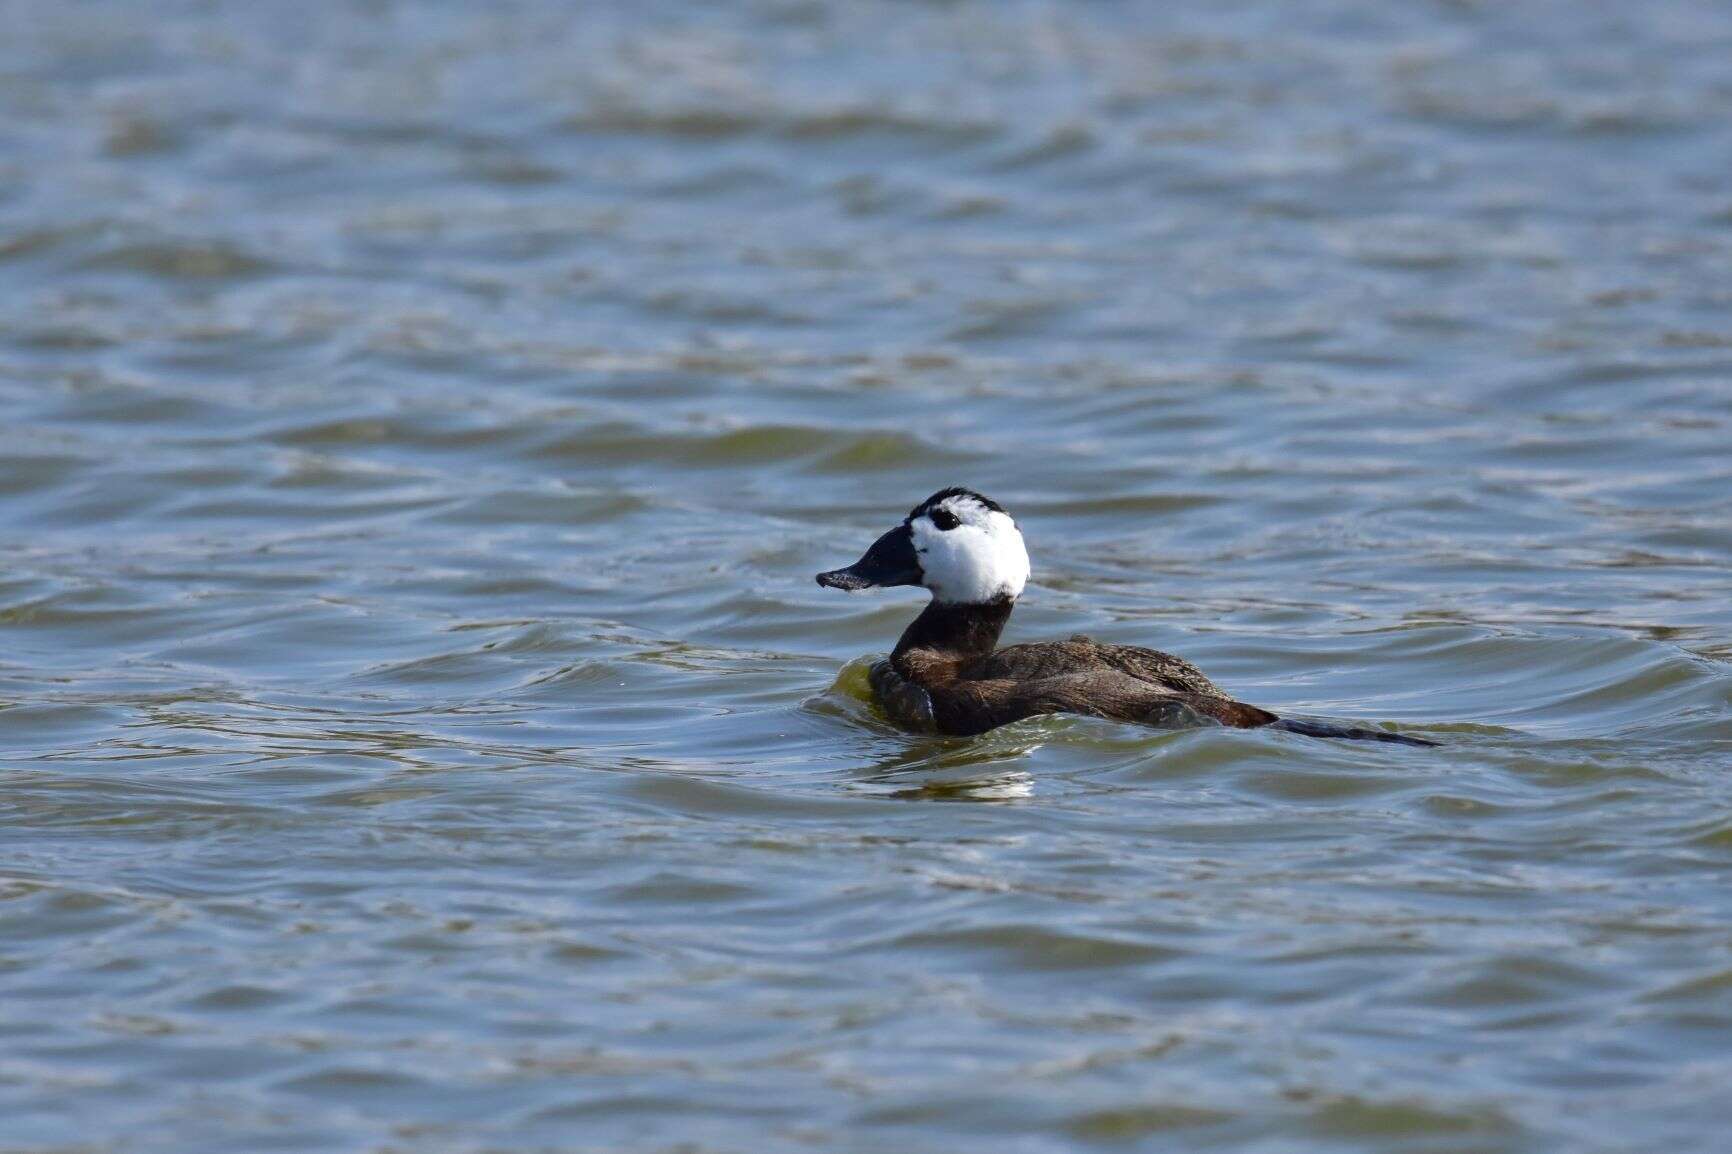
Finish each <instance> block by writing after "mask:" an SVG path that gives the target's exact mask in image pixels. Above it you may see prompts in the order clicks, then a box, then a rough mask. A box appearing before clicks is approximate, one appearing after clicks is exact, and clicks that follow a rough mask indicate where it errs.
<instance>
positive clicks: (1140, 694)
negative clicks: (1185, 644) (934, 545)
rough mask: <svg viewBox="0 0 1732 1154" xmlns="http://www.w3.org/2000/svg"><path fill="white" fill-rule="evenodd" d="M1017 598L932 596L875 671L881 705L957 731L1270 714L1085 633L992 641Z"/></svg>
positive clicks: (894, 715) (901, 719)
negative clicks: (1054, 720)
mask: <svg viewBox="0 0 1732 1154" xmlns="http://www.w3.org/2000/svg"><path fill="white" fill-rule="evenodd" d="M1014 605H1015V602H1013V601H1012V600H1010V599H1009V598H1005V599H1003V600H1001V601H998V602H994V603H991V604H986V605H945V604H941V603H939V602H936V601H934V602H933V603H932V604H930V605H928V606H927V607H926V610H925V611H924V612H923V613H921V614H920V616H919V617H917V618H915V620H914V622H913V623H912V624H910V625H909V626H908V629H907V631H905V632H904V633H903V634H902V640H901V641H899V642H898V643H897V645H896V649H895V651H894V652H893V653H891V655H890V657H889V658H888V659H886V660H884V661H881V662H879V663H878V664H876V665H875V666H873V669H872V675H871V683H872V689H873V692H874V693H876V694H877V696H878V700H879V702H880V704H882V705H883V707H884V710H885V712H886V713H888V714H889V715H890V717H891V719H892V720H894V721H896V722H897V724H899V725H902V726H904V727H906V728H909V729H915V730H925V731H927V732H937V733H947V734H954V735H958V736H962V735H968V734H975V733H984V732H986V731H987V730H989V729H995V728H997V727H998V726H1000V725H1008V724H1009V723H1010V722H1013V721H1020V720H1022V719H1023V718H1025V717H1035V716H1038V715H1040V714H1046V713H1079V714H1084V715H1086V716H1090V717H1105V718H1108V719H1111V720H1114V721H1133V722H1138V723H1140V724H1143V725H1158V726H1162V727H1175V726H1185V725H1204V724H1208V723H1209V722H1210V721H1215V722H1219V723H1220V724H1222V725H1230V726H1236V727H1240V728H1246V727H1253V726H1261V725H1269V724H1271V723H1273V722H1275V721H1277V720H1279V719H1278V718H1277V717H1276V716H1275V714H1273V713H1270V712H1269V711H1268V710H1266V709H1259V708H1257V707H1256V706H1255V705H1246V704H1245V703H1244V702H1240V701H1234V700H1233V699H1232V698H1230V697H1228V696H1227V695H1226V694H1225V693H1223V692H1221V690H1220V689H1218V688H1217V687H1216V686H1215V684H1214V683H1213V682H1212V681H1210V680H1209V679H1208V678H1207V677H1205V676H1203V674H1202V672H1201V671H1200V670H1198V669H1197V667H1196V666H1194V665H1192V664H1191V663H1190V662H1188V661H1184V660H1181V659H1180V658H1177V657H1174V656H1173V655H1172V654H1170V653H1161V652H1159V651H1157V650H1154V649H1143V648H1140V647H1138V646H1134V645H1103V644H1101V643H1100V642H1098V641H1095V640H1092V639H1091V638H1088V637H1083V636H1080V635H1079V636H1076V637H1072V638H1071V639H1070V640H1068V641H1048V642H1041V643H1035V644H1023V645H1007V646H1005V647H1004V648H1003V649H998V648H995V647H996V646H997V644H998V637H999V634H1000V633H1001V632H1002V631H1003V629H1004V624H1005V622H1006V621H1008V620H1009V618H1010V611H1011V609H1012V607H1013V606H1014Z"/></svg>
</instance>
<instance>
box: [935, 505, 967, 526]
mask: <svg viewBox="0 0 1732 1154" xmlns="http://www.w3.org/2000/svg"><path fill="white" fill-rule="evenodd" d="M932 523H933V524H934V525H937V526H938V527H939V528H940V529H943V530H945V531H949V530H951V529H954V528H956V527H957V526H958V525H960V524H962V518H960V517H958V516H957V515H956V514H955V513H952V512H951V511H950V510H949V509H944V508H939V509H934V510H932Z"/></svg>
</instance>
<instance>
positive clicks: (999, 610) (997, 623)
mask: <svg viewBox="0 0 1732 1154" xmlns="http://www.w3.org/2000/svg"><path fill="white" fill-rule="evenodd" d="M1015 607H1016V599H1015V598H1014V597H1000V598H998V599H997V600H996V601H987V602H983V603H980V604H975V605H952V604H948V603H946V602H943V601H937V600H934V601H932V602H931V603H930V604H928V605H927V606H926V608H925V609H924V610H923V611H922V612H921V614H920V616H918V617H916V618H915V619H914V620H913V621H912V622H910V623H909V625H908V628H907V629H904V630H903V631H902V639H901V640H900V641H898V642H897V643H896V649H895V651H894V652H892V653H891V654H890V659H891V660H892V661H894V662H897V663H898V664H902V663H903V662H904V659H905V658H906V657H907V656H908V655H909V654H910V653H912V652H914V651H916V650H920V651H928V652H930V653H932V654H933V655H934V656H939V657H944V658H949V659H953V660H963V659H965V658H970V657H984V656H986V655H987V654H988V653H991V652H992V651H993V650H994V649H996V648H998V635H999V634H1000V633H1003V632H1004V623H1005V622H1006V621H1009V620H1010V611H1011V610H1012V609H1013V608H1015Z"/></svg>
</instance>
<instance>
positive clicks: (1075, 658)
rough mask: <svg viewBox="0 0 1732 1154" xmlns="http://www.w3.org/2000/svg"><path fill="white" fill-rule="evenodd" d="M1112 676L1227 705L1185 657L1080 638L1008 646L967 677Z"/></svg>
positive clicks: (974, 666)
mask: <svg viewBox="0 0 1732 1154" xmlns="http://www.w3.org/2000/svg"><path fill="white" fill-rule="evenodd" d="M1109 670H1116V671H1117V672H1119V673H1122V674H1125V675H1126V676H1128V677H1132V678H1134V679H1136V680H1138V681H1142V682H1147V683H1148V684H1149V685H1153V686H1157V687H1160V688H1163V689H1166V690H1169V691H1172V692H1177V693H1192V694H1197V695H1199V696H1203V697H1218V698H1221V699H1223V700H1226V699H1227V695H1226V694H1225V693H1223V692H1222V691H1221V689H1220V687H1219V686H1217V685H1216V684H1215V683H1214V682H1213V681H1210V680H1209V679H1208V678H1207V677H1205V676H1203V671H1202V670H1200V669H1198V668H1197V667H1196V666H1195V665H1192V664H1191V663H1190V662H1189V661H1186V660H1185V659H1184V658H1182V657H1174V656H1173V655H1172V654H1171V653H1162V652H1161V651H1160V650H1158V649H1144V648H1143V647H1142V646H1140V645H1105V644H1102V643H1101V642H1099V641H1096V640H1095V639H1094V638H1092V637H1085V636H1083V635H1082V634H1080V633H1079V634H1077V635H1076V636H1074V637H1072V638H1071V639H1070V640H1068V641H1036V642H1030V643H1027V644H1023V645H1006V646H1005V647H1004V648H1003V649H1000V650H998V651H996V652H994V653H992V654H989V655H988V656H986V657H983V658H981V659H980V661H978V662H976V663H975V664H974V665H973V666H971V667H970V669H969V671H968V676H969V677H970V678H985V679H992V678H1006V679H1009V680H1013V681H1015V680H1027V679H1037V678H1043V677H1058V676H1064V675H1067V674H1085V673H1099V672H1104V671H1109Z"/></svg>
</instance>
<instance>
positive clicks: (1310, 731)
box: [1269, 717, 1442, 746]
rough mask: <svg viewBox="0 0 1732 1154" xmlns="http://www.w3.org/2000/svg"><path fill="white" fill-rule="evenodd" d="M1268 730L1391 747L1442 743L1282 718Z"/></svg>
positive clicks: (1324, 722) (1399, 734)
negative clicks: (1387, 744) (1375, 743)
mask: <svg viewBox="0 0 1732 1154" xmlns="http://www.w3.org/2000/svg"><path fill="white" fill-rule="evenodd" d="M1269 728H1271V729H1281V730H1285V731H1286V732H1288V733H1302V734H1304V735H1305V736H1306V737H1337V738H1344V739H1346V740H1348V741H1387V742H1389V743H1390V744H1392V745H1426V746H1434V745H1441V744H1442V742H1437V741H1427V740H1426V739H1425V738H1423V737H1408V736H1407V735H1406V734H1402V733H1390V732H1388V731H1387V730H1382V729H1362V728H1360V727H1359V726H1356V725H1331V724H1329V723H1328V722H1326V721H1299V720H1298V719H1296V718H1292V717H1283V718H1281V719H1280V720H1278V721H1276V722H1275V723H1274V724H1273V725H1271V726H1270V727H1269Z"/></svg>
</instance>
